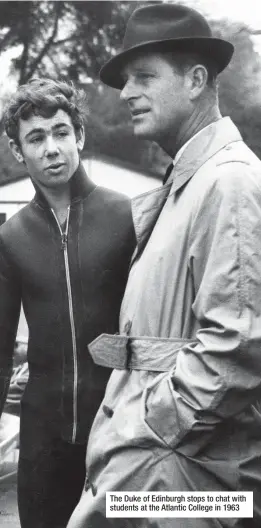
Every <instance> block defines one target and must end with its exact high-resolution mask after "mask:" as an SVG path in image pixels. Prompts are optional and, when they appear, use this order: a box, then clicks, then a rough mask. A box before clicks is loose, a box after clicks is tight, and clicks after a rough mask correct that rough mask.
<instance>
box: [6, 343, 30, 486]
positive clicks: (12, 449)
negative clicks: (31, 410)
mask: <svg viewBox="0 0 261 528" xmlns="http://www.w3.org/2000/svg"><path fill="white" fill-rule="evenodd" d="M26 353H27V338H18V339H17V341H16V344H15V352H14V366H13V374H12V378H11V381H10V386H9V390H8V394H7V398H6V404H5V407H4V412H3V414H2V417H1V420H0V482H1V481H3V480H7V479H8V478H10V477H12V476H13V475H14V474H15V473H16V468H17V459H18V447H19V429H20V418H19V416H20V402H21V397H22V394H23V392H24V388H25V385H26V383H27V380H28V363H27V361H26Z"/></svg>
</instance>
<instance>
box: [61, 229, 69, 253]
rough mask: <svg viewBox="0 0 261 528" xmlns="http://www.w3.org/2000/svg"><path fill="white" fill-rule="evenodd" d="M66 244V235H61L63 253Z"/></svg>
mask: <svg viewBox="0 0 261 528" xmlns="http://www.w3.org/2000/svg"><path fill="white" fill-rule="evenodd" d="M67 242H68V237H67V233H63V234H62V247H61V249H62V250H63V251H64V250H65V249H66V246H67Z"/></svg>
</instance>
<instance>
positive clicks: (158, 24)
mask: <svg viewBox="0 0 261 528" xmlns="http://www.w3.org/2000/svg"><path fill="white" fill-rule="evenodd" d="M146 50H147V51H149V50H151V51H175V50H176V51H194V52H199V53H201V54H202V55H203V56H206V57H208V58H210V59H211V60H212V61H213V62H214V64H216V67H217V72H218V73H220V72H221V71H222V70H224V68H226V66H227V65H228V63H229V62H230V59H231V57H232V55H233V51H234V47H233V45H232V44H231V43H230V42H227V41H226V40H222V39H218V38H214V37H213V36H212V33H211V29H210V27H209V25H208V23H207V21H206V19H205V18H204V17H203V16H202V15H201V14H200V13H198V12H197V11H195V10H194V9H191V8H189V7H187V6H184V5H180V4H165V3H164V4H151V5H147V6H145V7H141V8H139V9H136V10H135V11H134V12H133V13H132V15H131V17H130V18H129V21H128V24H127V27H126V32H125V37H124V40H123V50H122V52H121V53H119V54H118V55H116V56H115V57H113V58H112V59H110V60H109V61H108V62H107V63H106V64H105V65H104V66H103V68H102V69H101V71H100V78H101V80H102V81H103V82H104V83H105V84H107V85H109V86H112V87H113V88H118V89H122V88H123V84H124V83H123V79H122V75H121V71H122V68H123V66H124V65H126V63H127V62H128V61H129V60H130V59H131V58H132V57H133V56H135V54H137V53H138V52H141V51H146Z"/></svg>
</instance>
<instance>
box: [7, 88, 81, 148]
mask: <svg viewBox="0 0 261 528" xmlns="http://www.w3.org/2000/svg"><path fill="white" fill-rule="evenodd" d="M59 109H61V110H64V112H66V113H67V114H68V115H69V116H70V117H71V120H72V124H73V126H74V129H75V132H77V131H78V130H79V129H80V128H81V127H82V126H83V125H84V122H85V119H86V115H87V104H86V95H85V92H84V91H83V90H77V89H76V88H75V87H74V85H73V84H72V83H70V84H69V83H67V82H64V81H56V80H53V79H48V78H43V79H32V80H31V81H29V82H28V83H27V84H23V85H21V86H20V87H19V88H18V90H17V92H16V93H15V94H14V95H13V96H12V98H11V99H10V101H9V102H8V104H7V105H6V107H5V109H4V126H5V131H6V133H7V135H8V137H9V138H10V139H13V140H14V141H15V143H16V144H17V145H19V120H20V119H24V120H27V119H29V118H30V117H31V116H32V115H40V116H42V117H46V118H49V117H52V116H53V115H55V113H56V112H57V110H59Z"/></svg>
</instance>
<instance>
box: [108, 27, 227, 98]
mask: <svg viewBox="0 0 261 528" xmlns="http://www.w3.org/2000/svg"><path fill="white" fill-rule="evenodd" d="M143 51H144V52H146V51H158V52H163V51H188V52H189V51H192V52H198V53H201V54H202V55H203V56H205V57H208V58H209V59H211V60H212V61H213V63H214V64H216V67H217V73H220V72H222V71H223V70H224V69H225V68H226V67H227V65H228V64H229V62H230V60H231V57H232V55H233V52H234V46H233V45H232V44H231V43H230V42H228V41H226V40H222V39H218V38H213V37H193V38H192V37H191V38H190V37H187V38H186V37H184V38H180V39H168V40H153V41H149V42H143V43H142V44H137V45H136V46H133V47H131V48H129V49H128V50H125V51H122V52H121V53H119V54H118V55H116V56H115V57H112V58H111V59H110V60H109V61H108V62H107V63H106V64H105V65H104V66H103V67H102V69H101V71H100V79H101V81H102V82H103V83H104V84H107V85H108V86H111V87H112V88H117V89H118V90H122V88H123V86H124V80H123V78H122V69H123V67H124V66H126V64H127V63H128V62H129V61H130V60H131V59H132V58H134V57H135V55H137V54H139V52H143Z"/></svg>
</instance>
